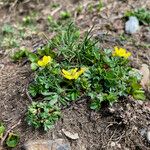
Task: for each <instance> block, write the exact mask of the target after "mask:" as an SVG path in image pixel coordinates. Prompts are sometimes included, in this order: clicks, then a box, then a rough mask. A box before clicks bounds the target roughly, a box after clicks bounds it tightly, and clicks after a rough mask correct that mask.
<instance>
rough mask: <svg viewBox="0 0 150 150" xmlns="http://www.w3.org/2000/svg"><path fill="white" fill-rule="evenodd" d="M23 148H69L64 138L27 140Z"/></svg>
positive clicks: (37, 149)
mask: <svg viewBox="0 0 150 150" xmlns="http://www.w3.org/2000/svg"><path fill="white" fill-rule="evenodd" d="M23 148H24V149H25V150H71V147H70V144H69V143H66V142H65V140H64V139H56V140H35V141H28V142H26V143H25V144H24V146H23Z"/></svg>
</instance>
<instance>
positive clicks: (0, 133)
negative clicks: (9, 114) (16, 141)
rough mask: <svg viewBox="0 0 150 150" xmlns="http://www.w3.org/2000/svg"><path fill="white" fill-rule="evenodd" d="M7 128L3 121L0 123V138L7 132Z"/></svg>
mask: <svg viewBox="0 0 150 150" xmlns="http://www.w3.org/2000/svg"><path fill="white" fill-rule="evenodd" d="M5 130H6V128H5V127H4V125H3V124H2V123H0V139H1V138H2V137H3V134H4V132H5Z"/></svg>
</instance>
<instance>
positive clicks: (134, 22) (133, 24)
mask: <svg viewBox="0 0 150 150" xmlns="http://www.w3.org/2000/svg"><path fill="white" fill-rule="evenodd" d="M139 28H140V26H139V20H138V19H137V17H134V16H131V17H129V20H128V21H127V22H126V24H125V31H126V33H128V34H134V33H137V31H138V30H139Z"/></svg>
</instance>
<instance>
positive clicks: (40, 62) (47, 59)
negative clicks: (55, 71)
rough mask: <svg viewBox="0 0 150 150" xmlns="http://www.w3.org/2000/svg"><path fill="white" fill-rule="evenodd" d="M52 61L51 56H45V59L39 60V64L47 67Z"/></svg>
mask: <svg viewBox="0 0 150 150" xmlns="http://www.w3.org/2000/svg"><path fill="white" fill-rule="evenodd" d="M51 61H52V58H51V56H43V58H42V59H41V60H39V61H38V62H37V63H38V65H39V66H40V67H45V66H46V65H47V64H48V63H50V62H51Z"/></svg>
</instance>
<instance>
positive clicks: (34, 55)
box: [28, 53, 38, 62]
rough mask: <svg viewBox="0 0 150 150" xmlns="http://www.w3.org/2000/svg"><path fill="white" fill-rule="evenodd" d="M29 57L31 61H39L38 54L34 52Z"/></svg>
mask: <svg viewBox="0 0 150 150" xmlns="http://www.w3.org/2000/svg"><path fill="white" fill-rule="evenodd" d="M28 59H29V60H30V61H31V62H37V61H38V57H37V55H36V54H34V53H30V54H29V55H28Z"/></svg>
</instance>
